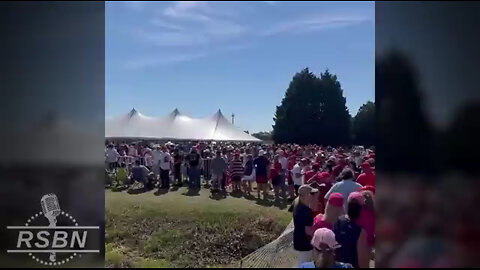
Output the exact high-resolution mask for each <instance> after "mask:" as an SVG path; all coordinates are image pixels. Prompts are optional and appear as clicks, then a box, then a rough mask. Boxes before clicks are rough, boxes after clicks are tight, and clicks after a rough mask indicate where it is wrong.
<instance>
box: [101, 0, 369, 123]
mask: <svg viewBox="0 0 480 270" xmlns="http://www.w3.org/2000/svg"><path fill="white" fill-rule="evenodd" d="M374 12H375V11H374V3H373V2H345V3H343V2H279V1H278V2H277V1H258V2H204V1H194V2H188V1H178V2H107V3H106V16H105V36H106V37H105V58H106V59H105V115H106V117H113V116H117V115H121V114H124V113H127V112H128V111H129V110H130V109H131V108H132V107H135V108H136V109H137V110H138V111H140V112H142V113H144V114H145V115H149V116H163V115H166V114H168V113H170V112H171V111H172V110H173V109H174V108H178V109H179V110H180V111H181V112H182V113H184V114H187V115H190V116H193V117H204V116H210V115H213V114H214V113H215V112H216V111H217V110H218V109H221V110H222V112H223V114H224V115H225V116H226V117H228V118H229V116H230V114H232V113H235V125H237V126H239V127H240V128H242V129H243V130H249V131H250V132H257V131H269V130H271V129H272V127H271V126H272V124H273V115H274V113H275V108H276V106H277V105H279V104H280V102H281V100H282V98H283V96H284V94H285V90H286V89H287V87H288V84H289V82H290V80H291V79H292V76H293V75H294V74H295V73H296V72H298V71H300V70H301V69H303V68H305V67H309V68H310V70H311V71H312V72H314V73H316V74H319V73H320V72H323V71H324V70H325V68H329V70H330V72H332V73H334V74H337V76H338V78H339V80H340V83H341V84H342V88H343V89H344V95H345V96H346V97H347V107H348V108H349V110H350V113H351V114H352V116H353V115H354V114H355V113H356V112H357V110H358V108H359V107H360V106H361V105H362V104H363V103H365V102H366V101H367V100H374V98H375V85H374V76H375V75H374V71H375V70H374V69H375V61H374V60H375V56H374V50H375V22H374V18H375V15H374Z"/></svg>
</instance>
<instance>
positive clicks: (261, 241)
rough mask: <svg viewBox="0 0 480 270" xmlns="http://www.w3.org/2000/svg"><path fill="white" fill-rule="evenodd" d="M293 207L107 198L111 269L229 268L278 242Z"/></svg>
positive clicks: (181, 193)
mask: <svg viewBox="0 0 480 270" xmlns="http://www.w3.org/2000/svg"><path fill="white" fill-rule="evenodd" d="M286 208H287V204H286V203H282V204H272V203H264V202H263V201H259V200H257V199H256V198H255V197H249V198H244V197H233V196H231V195H230V194H228V195H226V196H225V195H216V196H215V197H212V196H211V195H210V192H209V191H208V190H206V189H202V190H201V191H200V193H199V194H189V193H188V192H187V189H186V188H180V189H179V190H176V191H170V192H168V193H166V194H156V193H155V192H154V191H150V192H147V193H141V194H135V195H133V194H128V193H126V192H112V191H109V190H107V191H106V192H105V215H106V216H105V220H106V232H105V238H106V239H105V241H106V256H105V257H106V266H107V267H222V266H223V267H228V266H229V265H231V264H232V263H235V262H237V261H239V260H240V259H241V258H243V257H244V256H246V255H248V254H249V253H251V252H253V251H254V250H256V249H257V248H259V247H262V246H263V245H265V244H267V243H269V242H270V241H272V240H274V239H276V238H277V237H278V236H279V235H280V234H281V233H282V231H283V230H284V229H285V227H286V226H287V225H288V223H289V222H290V220H291V214H290V213H289V212H288V211H287V210H286Z"/></svg>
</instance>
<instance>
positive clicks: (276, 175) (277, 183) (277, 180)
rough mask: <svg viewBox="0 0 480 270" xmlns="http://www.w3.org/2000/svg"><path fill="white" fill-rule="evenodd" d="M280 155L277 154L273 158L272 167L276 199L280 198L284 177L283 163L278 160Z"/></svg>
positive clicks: (271, 174)
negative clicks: (282, 172) (282, 173)
mask: <svg viewBox="0 0 480 270" xmlns="http://www.w3.org/2000/svg"><path fill="white" fill-rule="evenodd" d="M278 158H279V155H275V157H274V158H273V166H272V167H271V168H270V178H271V181H272V186H273V191H274V193H275V200H276V201H277V200H279V199H280V188H281V181H282V177H281V175H280V171H281V170H282V164H281V163H280V162H279V161H278Z"/></svg>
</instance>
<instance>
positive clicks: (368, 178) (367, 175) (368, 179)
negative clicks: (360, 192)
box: [357, 162, 375, 187]
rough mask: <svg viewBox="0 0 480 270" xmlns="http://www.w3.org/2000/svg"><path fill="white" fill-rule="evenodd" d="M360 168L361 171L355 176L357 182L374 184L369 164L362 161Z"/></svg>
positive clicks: (364, 184) (373, 175) (373, 176)
mask: <svg viewBox="0 0 480 270" xmlns="http://www.w3.org/2000/svg"><path fill="white" fill-rule="evenodd" d="M360 166H361V168H362V173H361V174H360V175H359V176H358V178H357V183H359V184H360V185H362V186H372V187H374V186H375V174H374V173H373V171H372V168H370V164H369V163H368V162H364V163H362V165H360Z"/></svg>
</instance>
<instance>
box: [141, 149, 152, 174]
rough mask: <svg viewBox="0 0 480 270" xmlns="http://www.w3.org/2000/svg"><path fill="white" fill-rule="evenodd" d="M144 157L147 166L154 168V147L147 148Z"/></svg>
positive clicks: (150, 168)
mask: <svg viewBox="0 0 480 270" xmlns="http://www.w3.org/2000/svg"><path fill="white" fill-rule="evenodd" d="M143 158H144V159H145V166H147V168H148V169H149V170H152V167H153V157H152V149H150V148H147V149H145V154H144V156H143Z"/></svg>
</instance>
